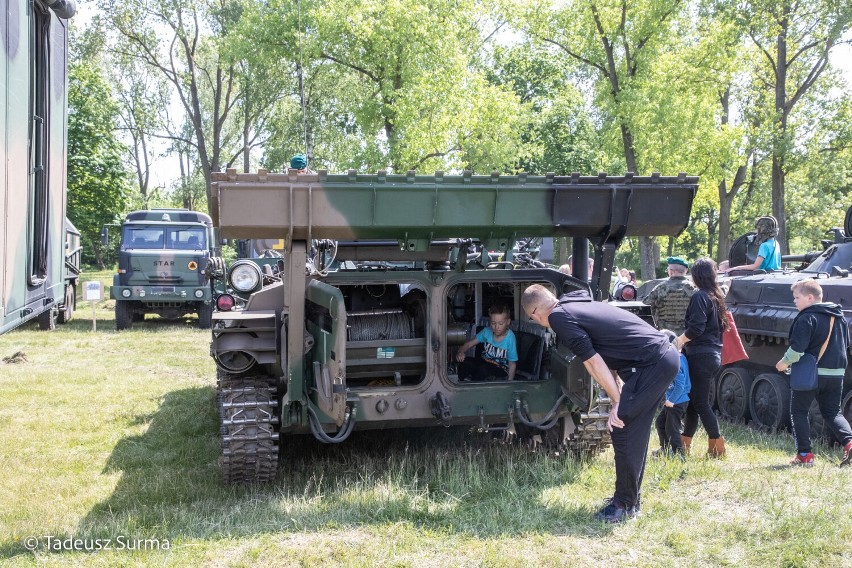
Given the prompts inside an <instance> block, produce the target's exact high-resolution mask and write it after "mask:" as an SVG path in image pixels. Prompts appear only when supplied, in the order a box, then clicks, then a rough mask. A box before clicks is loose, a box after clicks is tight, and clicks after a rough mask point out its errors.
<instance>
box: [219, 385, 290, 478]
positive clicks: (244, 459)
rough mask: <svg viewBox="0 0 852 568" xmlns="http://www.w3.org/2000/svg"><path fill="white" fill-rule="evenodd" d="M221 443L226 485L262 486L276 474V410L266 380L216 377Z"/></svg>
mask: <svg viewBox="0 0 852 568" xmlns="http://www.w3.org/2000/svg"><path fill="white" fill-rule="evenodd" d="M217 379H218V389H217V406H218V412H219V431H220V433H221V440H222V455H221V458H220V465H221V468H222V477H223V479H224V481H225V483H226V484H241V483H265V482H270V481H274V480H275V477H276V476H277V474H278V457H279V445H278V432H277V430H276V425H277V424H278V417H277V416H276V414H275V409H276V407H277V406H278V402H277V400H276V396H275V393H276V390H275V388H274V387H272V386H271V382H272V381H271V379H269V378H267V377H247V378H245V377H241V378H239V379H234V378H229V377H228V376H227V374H220V375H218V376H217Z"/></svg>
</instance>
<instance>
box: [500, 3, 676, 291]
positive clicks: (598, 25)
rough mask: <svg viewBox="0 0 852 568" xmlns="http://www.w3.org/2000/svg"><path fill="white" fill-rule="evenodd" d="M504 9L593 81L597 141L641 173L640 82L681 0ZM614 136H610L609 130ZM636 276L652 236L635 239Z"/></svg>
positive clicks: (647, 266)
mask: <svg viewBox="0 0 852 568" xmlns="http://www.w3.org/2000/svg"><path fill="white" fill-rule="evenodd" d="M504 5H505V8H506V9H505V12H504V13H505V14H506V17H507V18H509V19H510V20H511V21H513V22H514V23H515V25H517V26H518V27H520V28H521V29H524V30H525V31H526V32H527V33H528V34H530V35H531V36H532V37H534V38H536V39H537V40H539V41H542V42H544V43H547V44H549V45H552V46H555V47H556V48H557V49H558V50H559V52H560V53H561V54H563V56H565V57H568V58H570V60H571V61H572V62H573V63H574V64H575V65H577V66H578V68H579V73H578V74H579V76H580V78H581V79H584V80H585V81H586V82H591V84H592V85H593V86H594V89H595V91H594V94H595V100H594V102H595V106H596V107H597V108H598V110H599V111H600V113H601V118H602V120H603V123H604V127H605V136H604V138H603V141H604V144H605V145H607V144H609V145H613V147H617V148H618V150H619V152H620V154H621V158H622V159H623V162H622V164H623V165H622V167H626V169H627V171H630V172H636V173H641V172H643V171H645V170H646V169H647V168H648V167H649V165H650V164H649V161H648V160H644V159H643V157H642V156H641V155H640V154H639V151H638V149H639V148H640V147H641V146H639V145H637V135H641V134H644V132H643V131H642V130H641V128H640V126H641V123H639V122H637V120H638V116H637V115H638V114H641V113H644V112H647V111H646V110H645V105H646V103H647V102H648V97H647V95H648V92H647V90H646V89H642V80H643V78H647V76H648V74H649V73H650V72H651V71H652V69H653V66H654V64H655V62H656V60H657V59H658V57H659V56H660V53H662V52H665V51H666V50H667V49H670V48H671V44H672V42H674V41H676V40H677V35H676V34H674V33H672V29H673V27H674V25H675V23H677V22H679V21H680V20H682V18H683V17H684V15H685V11H684V8H685V2H682V1H675V2H671V1H668V0H666V1H663V0H596V1H594V2H588V1H581V0H569V1H567V2H548V3H535V4H530V3H527V2H524V1H522V0H517V1H511V0H508V1H507V2H504ZM616 137H617V138H616ZM640 256H641V261H642V262H641V271H642V273H641V274H642V278H643V279H648V278H651V277H652V276H653V274H654V269H655V265H656V264H657V262H656V259H655V258H654V243H653V239H651V238H647V237H643V238H641V239H640Z"/></svg>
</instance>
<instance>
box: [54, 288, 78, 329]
mask: <svg viewBox="0 0 852 568" xmlns="http://www.w3.org/2000/svg"><path fill="white" fill-rule="evenodd" d="M76 303H77V288H76V286H74V285H73V284H71V285H69V286H68V287H67V288H66V289H65V305H64V306H63V307H62V309H61V310H59V313H58V314H57V317H56V319H57V321H58V322H59V323H68V322H69V321H71V318H72V317H74V305H75V304H76Z"/></svg>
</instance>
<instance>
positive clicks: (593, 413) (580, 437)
mask: <svg viewBox="0 0 852 568" xmlns="http://www.w3.org/2000/svg"><path fill="white" fill-rule="evenodd" d="M610 408H612V403H611V402H610V400H609V398H608V397H600V398H598V400H597V401H596V403H595V404H594V405H593V406H592V407H591V408H590V409H589V411H588V412H582V413H580V424H579V425H578V426H577V431H576V432H575V433H574V435H573V436H572V437H570V438H569V439H568V440H566V441H565V445H566V449H567V450H568V451H569V452H571V453H574V454H576V455H578V456H580V457H593V456H595V455H597V454H599V453H601V452H603V451H604V450H606V449H607V448H608V447H609V446H611V445H612V438H611V437H610V434H609V430H607V427H606V426H607V421H608V420H609V411H610Z"/></svg>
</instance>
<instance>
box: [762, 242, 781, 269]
mask: <svg viewBox="0 0 852 568" xmlns="http://www.w3.org/2000/svg"><path fill="white" fill-rule="evenodd" d="M757 256H762V257H763V263H762V264H761V265H760V266H759V267H758V268H759V269H760V270H780V269H781V247H779V246H778V241H776V240H775V239H767V240H765V241H763V242H762V243H761V244H760V248H759V249H758V250H757Z"/></svg>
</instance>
